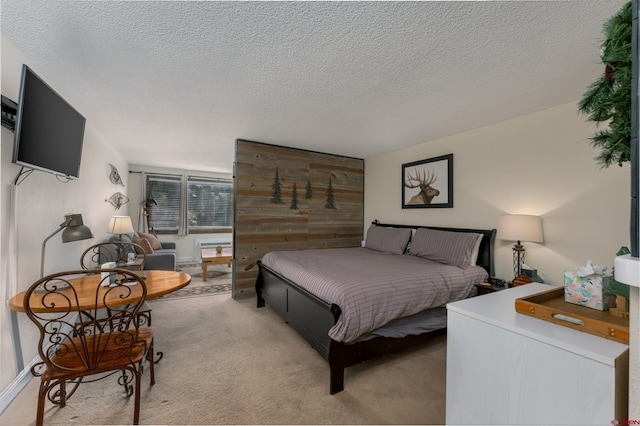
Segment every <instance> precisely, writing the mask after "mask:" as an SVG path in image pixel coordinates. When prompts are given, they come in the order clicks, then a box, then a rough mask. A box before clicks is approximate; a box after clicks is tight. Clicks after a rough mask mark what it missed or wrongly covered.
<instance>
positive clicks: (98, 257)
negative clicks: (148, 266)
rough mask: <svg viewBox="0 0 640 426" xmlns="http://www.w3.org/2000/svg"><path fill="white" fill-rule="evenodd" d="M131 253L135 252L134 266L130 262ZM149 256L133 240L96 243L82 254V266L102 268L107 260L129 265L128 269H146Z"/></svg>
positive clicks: (83, 267)
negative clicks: (145, 265) (145, 264)
mask: <svg viewBox="0 0 640 426" xmlns="http://www.w3.org/2000/svg"><path fill="white" fill-rule="evenodd" d="M129 254H133V257H134V258H135V262H134V264H133V267H130V265H129V264H128V260H129ZM146 259H147V256H146V254H145V253H144V249H143V248H142V247H141V246H140V245H138V244H136V243H132V242H119V241H109V242H104V243H98V244H95V245H93V246H91V247H89V248H88V249H86V250H85V251H84V253H82V256H80V267H81V268H82V269H93V268H100V266H101V265H102V264H104V263H107V262H115V263H116V267H125V266H126V267H127V269H139V270H142V269H144V263H145V262H146Z"/></svg>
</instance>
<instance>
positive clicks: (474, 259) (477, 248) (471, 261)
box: [469, 234, 482, 266]
mask: <svg viewBox="0 0 640 426" xmlns="http://www.w3.org/2000/svg"><path fill="white" fill-rule="evenodd" d="M476 235H477V236H478V240H477V241H476V244H475V245H474V246H473V250H472V251H471V257H470V258H469V266H476V265H477V262H478V255H479V254H480V243H482V234H476Z"/></svg>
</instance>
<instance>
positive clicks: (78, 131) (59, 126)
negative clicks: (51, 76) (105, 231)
mask: <svg viewBox="0 0 640 426" xmlns="http://www.w3.org/2000/svg"><path fill="white" fill-rule="evenodd" d="M84 125H85V119H84V117H83V116H82V115H81V114H80V113H79V112H78V111H76V110H75V108H73V107H72V106H71V105H69V103H68V102H67V101H65V100H64V99H63V98H62V97H61V96H60V95H58V93H56V91H55V90H53V89H52V88H51V87H50V86H49V85H48V84H47V83H45V82H44V81H43V80H42V79H41V78H40V77H38V75H36V73H34V72H33V71H32V70H31V69H30V68H29V67H28V66H26V65H23V66H22V81H21V83H20V94H19V98H18V109H17V114H16V128H15V131H14V135H15V142H14V146H13V162H14V163H15V164H17V165H20V166H24V167H28V168H32V169H35V170H41V171H44V172H48V173H53V174H55V175H59V176H64V177H67V178H69V179H77V178H78V177H79V175H80V159H81V157H82V142H83V139H84Z"/></svg>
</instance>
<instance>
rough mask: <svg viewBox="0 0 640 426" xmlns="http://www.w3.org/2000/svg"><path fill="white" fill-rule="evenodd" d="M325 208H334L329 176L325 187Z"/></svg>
mask: <svg viewBox="0 0 640 426" xmlns="http://www.w3.org/2000/svg"><path fill="white" fill-rule="evenodd" d="M324 208H325V209H332V210H335V208H336V204H335V201H334V199H333V185H332V184H331V176H329V187H328V188H327V202H326V204H325V205H324Z"/></svg>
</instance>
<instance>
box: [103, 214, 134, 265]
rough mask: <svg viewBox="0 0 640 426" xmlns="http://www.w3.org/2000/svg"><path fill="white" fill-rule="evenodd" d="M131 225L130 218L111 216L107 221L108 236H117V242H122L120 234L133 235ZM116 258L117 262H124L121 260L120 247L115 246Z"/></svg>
mask: <svg viewBox="0 0 640 426" xmlns="http://www.w3.org/2000/svg"><path fill="white" fill-rule="evenodd" d="M133 232H134V230H133V224H132V223H131V217H129V216H112V217H111V219H110V220H109V226H108V227H107V233H108V234H117V235H119V237H120V239H119V241H120V242H122V234H131V233H133ZM116 250H117V252H116V256H117V259H118V262H120V261H125V259H123V258H122V257H123V251H122V246H120V245H117V246H116Z"/></svg>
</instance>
